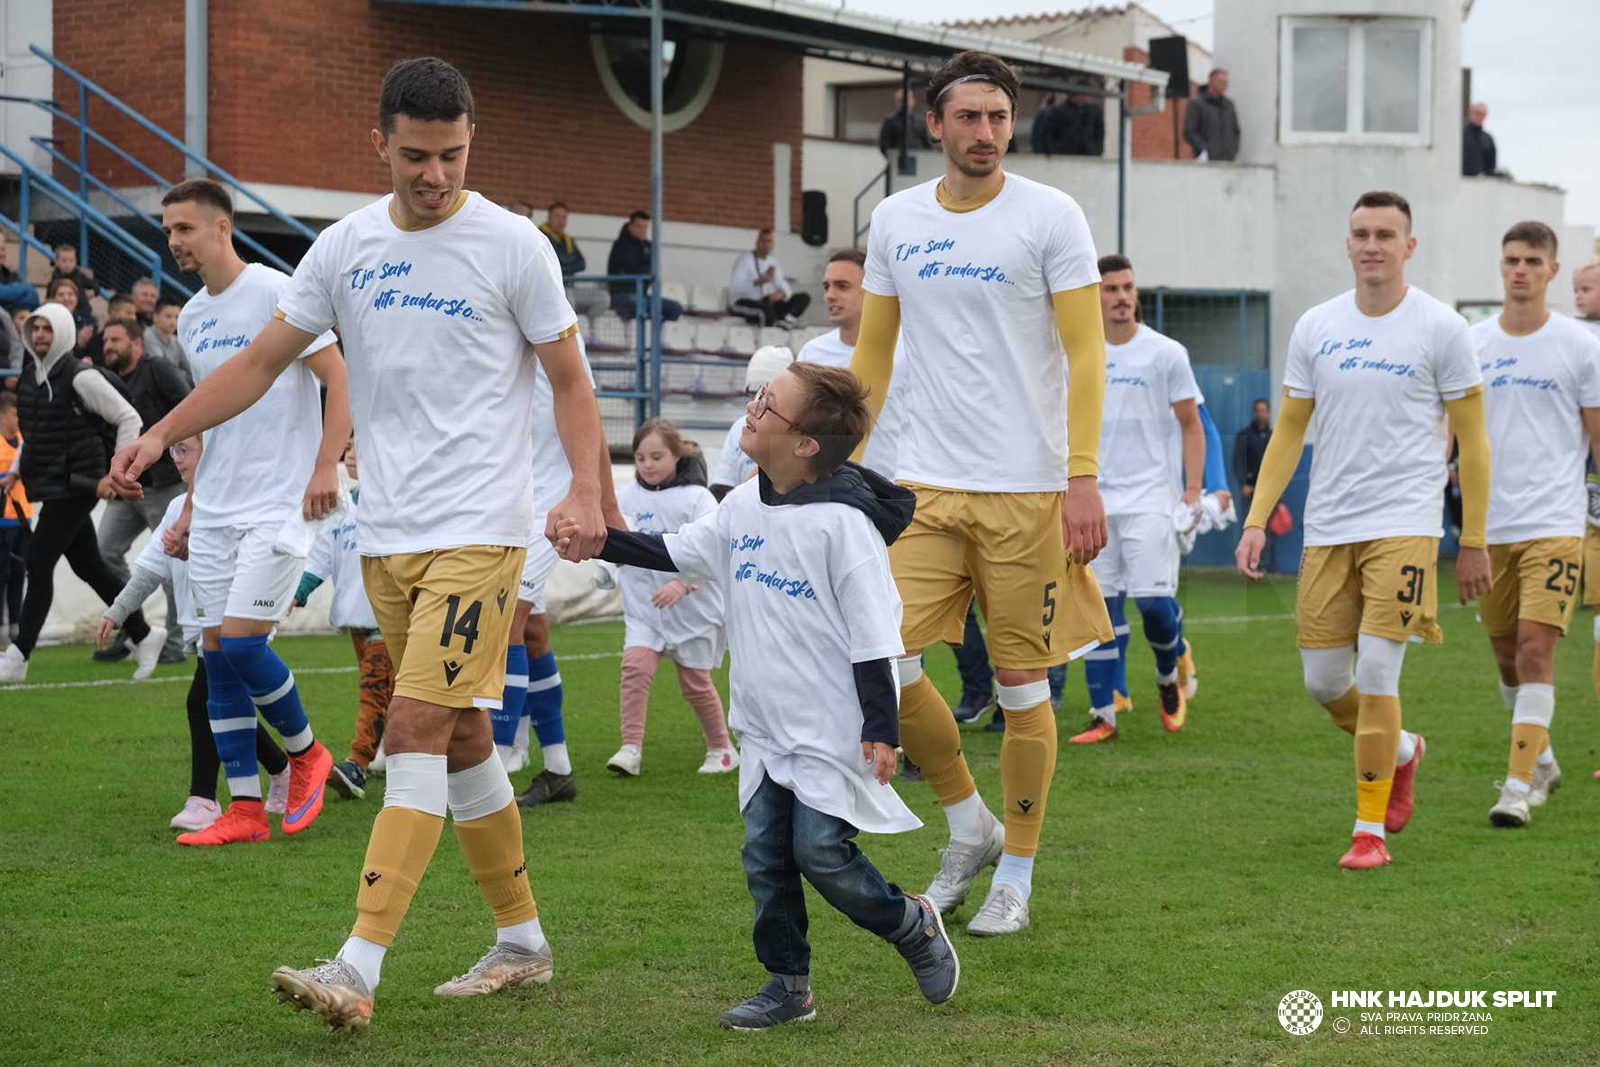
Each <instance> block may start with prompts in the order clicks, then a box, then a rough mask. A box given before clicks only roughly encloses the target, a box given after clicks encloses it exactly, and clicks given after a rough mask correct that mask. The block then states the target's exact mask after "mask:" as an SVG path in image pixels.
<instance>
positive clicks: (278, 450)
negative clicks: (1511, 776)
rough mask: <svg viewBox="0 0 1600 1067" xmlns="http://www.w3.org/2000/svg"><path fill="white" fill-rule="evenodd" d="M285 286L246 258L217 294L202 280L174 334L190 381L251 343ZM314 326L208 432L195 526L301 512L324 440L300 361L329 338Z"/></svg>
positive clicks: (314, 392)
mask: <svg viewBox="0 0 1600 1067" xmlns="http://www.w3.org/2000/svg"><path fill="white" fill-rule="evenodd" d="M289 285H290V280H289V276H288V275H286V274H284V273H283V272H282V271H276V270H273V269H272V268H271V267H266V266H262V265H261V264H260V263H249V264H246V265H245V268H244V270H242V271H240V272H239V276H238V277H236V278H234V280H233V282H232V284H230V285H229V286H228V287H227V288H226V289H224V290H223V291H222V292H220V293H216V294H213V293H212V292H211V291H210V290H209V289H207V288H205V287H204V286H202V287H201V288H200V291H199V292H197V293H195V294H194V296H192V297H190V298H189V302H188V303H187V304H185V305H184V306H183V310H182V311H180V312H179V313H178V337H179V339H180V340H181V341H182V342H183V351H184V355H186V356H187V357H188V360H189V366H190V367H191V368H193V370H194V380H195V384H196V385H198V384H199V383H200V382H201V381H203V380H205V378H207V377H208V376H209V375H210V374H211V372H212V371H214V370H216V369H217V368H218V367H220V366H222V365H223V364H224V363H226V362H227V361H228V360H230V359H232V358H233V357H234V356H236V355H238V354H239V353H240V352H242V351H243V350H244V349H245V347H246V346H248V345H249V344H250V342H251V341H254V340H255V339H256V336H257V335H258V334H259V333H261V331H262V330H264V329H265V328H266V326H267V323H269V322H271V321H272V313H273V312H274V311H276V310H277V308H278V301H279V299H280V298H281V297H282V295H283V293H284V291H285V290H286V289H288V288H289ZM330 325H331V324H330ZM315 332H317V333H319V334H320V336H319V337H318V338H317V339H316V340H315V341H312V342H311V343H310V344H309V345H307V346H306V349H305V351H304V352H302V353H301V354H300V358H299V359H298V360H296V361H295V364H294V366H292V367H290V368H289V369H288V370H286V371H284V372H283V373H282V374H280V375H278V377H277V378H275V379H273V382H272V386H271V388H269V389H268V390H267V392H266V395H265V396H263V397H262V398H261V399H260V400H257V401H256V402H255V403H254V404H251V405H250V406H249V407H248V408H246V409H245V410H244V411H241V412H240V413H239V414H237V415H235V416H234V417H233V418H231V419H229V420H228V421H227V422H225V423H223V424H222V425H221V426H218V427H215V428H214V429H211V430H207V431H206V434H205V450H204V451H203V452H201V454H200V466H199V468H198V469H197V470H196V471H195V490H194V522H193V525H194V527H195V528H196V529H199V528H201V527H206V526H266V525H281V524H282V523H283V522H284V521H285V520H287V519H290V518H293V517H294V516H295V515H298V514H300V508H301V504H302V503H303V501H304V500H305V495H306V483H307V482H309V481H310V480H311V469H312V467H314V466H315V465H316V462H317V449H318V448H319V447H321V445H322V394H321V388H320V386H319V384H318V382H317V376H316V375H315V374H312V373H311V368H309V367H307V366H306V364H305V359H306V357H307V356H312V355H315V354H316V353H318V352H320V351H322V350H323V349H324V348H327V347H328V346H329V345H331V344H334V343H336V339H335V338H334V336H333V334H332V333H330V332H328V327H327V326H324V327H323V328H322V329H321V330H318V331H315Z"/></svg>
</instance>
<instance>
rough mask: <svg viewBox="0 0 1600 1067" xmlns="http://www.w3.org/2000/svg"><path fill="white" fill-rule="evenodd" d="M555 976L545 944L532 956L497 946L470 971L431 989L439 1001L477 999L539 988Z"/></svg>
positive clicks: (518, 948)
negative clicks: (517, 989)
mask: <svg viewBox="0 0 1600 1067" xmlns="http://www.w3.org/2000/svg"><path fill="white" fill-rule="evenodd" d="M555 975H556V968H555V963H554V961H553V960H552V959H551V957H550V945H549V944H548V943H546V944H545V945H543V946H542V947H540V948H539V949H537V950H536V951H533V952H529V951H528V950H527V949H525V948H522V947H521V946H519V945H502V944H498V943H497V944H496V945H495V946H494V947H493V948H491V949H490V950H489V951H488V952H487V953H485V954H484V957H483V959H481V960H479V961H478V962H477V963H475V964H473V965H472V970H470V971H468V972H467V973H466V974H463V975H458V976H457V977H455V978H452V979H450V981H448V982H444V983H441V984H440V985H437V986H434V989H433V991H434V992H435V993H436V994H438V995H439V996H441V997H481V996H487V995H488V994H490V993H498V992H499V991H500V990H502V989H515V988H517V987H518V986H528V985H542V984H544V983H545V982H548V981H550V979H552V978H554V977H555Z"/></svg>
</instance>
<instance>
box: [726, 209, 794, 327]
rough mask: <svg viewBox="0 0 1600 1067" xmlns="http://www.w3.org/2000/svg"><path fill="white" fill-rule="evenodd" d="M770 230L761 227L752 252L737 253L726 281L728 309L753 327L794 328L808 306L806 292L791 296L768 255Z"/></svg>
mask: <svg viewBox="0 0 1600 1067" xmlns="http://www.w3.org/2000/svg"><path fill="white" fill-rule="evenodd" d="M773 244H774V240H773V235H772V227H770V226H763V227H762V228H761V230H760V232H758V233H757V234H756V247H755V250H754V251H752V252H740V253H739V255H738V257H737V258H735V259H734V261H733V273H732V275H730V276H729V278H728V310H729V311H731V312H733V313H734V314H735V315H738V316H739V317H740V318H742V319H744V320H745V321H746V322H749V323H750V324H751V325H753V326H773V325H776V324H778V323H780V322H781V323H782V324H783V325H785V326H798V325H800V323H799V317H800V316H801V315H803V314H805V310H806V308H808V307H810V306H811V297H810V295H809V294H807V293H793V294H792V295H791V292H790V289H789V280H788V279H787V278H785V277H784V276H783V268H782V267H781V266H779V264H778V259H777V257H776V256H774V255H773V254H772V246H773Z"/></svg>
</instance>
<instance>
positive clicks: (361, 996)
mask: <svg viewBox="0 0 1600 1067" xmlns="http://www.w3.org/2000/svg"><path fill="white" fill-rule="evenodd" d="M272 991H273V992H274V993H276V994H278V999H279V1000H281V1001H283V1002H284V1003H285V1004H287V1005H289V1006H290V1007H291V1008H293V1009H294V1010H295V1011H314V1012H316V1013H317V1014H318V1015H320V1016H322V1017H323V1018H324V1019H326V1020H327V1021H328V1025H329V1026H331V1027H332V1028H333V1029H335V1030H349V1031H352V1032H356V1031H361V1030H365V1029H366V1028H367V1024H368V1023H370V1022H372V993H371V991H370V990H368V989H367V983H366V982H364V981H362V980H361V975H360V974H358V973H357V972H356V969H355V968H354V967H352V966H350V965H349V964H348V963H346V962H345V961H344V960H322V961H321V966H318V967H313V968H311V969H310V970H309V971H297V970H295V969H294V968H293V967H279V968H278V969H277V970H275V971H273V972H272Z"/></svg>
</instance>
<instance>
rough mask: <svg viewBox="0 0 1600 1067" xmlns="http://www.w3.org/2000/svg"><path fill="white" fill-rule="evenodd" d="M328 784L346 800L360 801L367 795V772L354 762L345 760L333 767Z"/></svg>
mask: <svg viewBox="0 0 1600 1067" xmlns="http://www.w3.org/2000/svg"><path fill="white" fill-rule="evenodd" d="M328 784H329V785H331V786H333V788H334V789H335V790H336V791H337V792H338V794H339V795H340V796H342V797H344V798H345V799H346V800H360V799H361V798H362V797H364V796H366V795H367V772H366V771H364V770H362V769H361V764H359V763H357V762H356V761H355V760H353V759H347V760H344V761H342V762H340V763H335V764H334V765H333V770H331V771H329V772H328Z"/></svg>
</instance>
